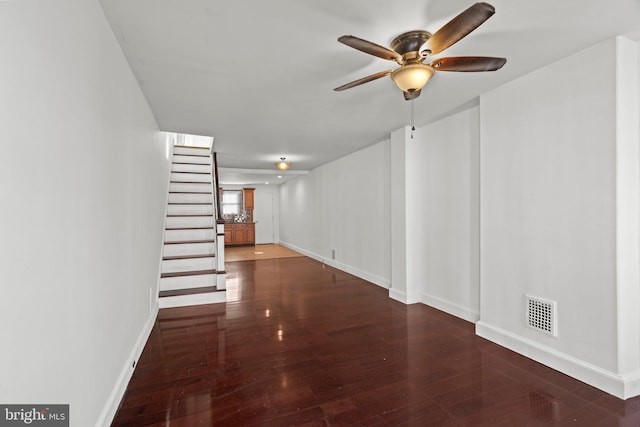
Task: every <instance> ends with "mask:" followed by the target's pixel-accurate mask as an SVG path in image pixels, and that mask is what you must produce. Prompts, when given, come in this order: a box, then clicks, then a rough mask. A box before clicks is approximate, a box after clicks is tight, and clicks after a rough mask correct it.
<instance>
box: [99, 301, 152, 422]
mask: <svg viewBox="0 0 640 427" xmlns="http://www.w3.org/2000/svg"><path fill="white" fill-rule="evenodd" d="M157 317H158V304H157V302H156V304H155V306H154V307H153V308H152V310H151V313H150V314H149V318H148V319H147V322H146V323H145V325H144V327H143V328H142V330H141V331H140V335H138V339H137V341H136V343H135V345H134V346H133V348H132V349H131V353H130V355H129V357H128V358H127V359H126V361H125V363H124V366H123V367H122V370H121V371H120V375H118V379H117V380H116V382H115V385H114V387H113V390H112V391H111V393H110V394H109V398H108V399H107V401H106V403H105V404H104V407H103V408H102V412H101V413H100V416H99V417H98V421H97V422H96V426H104V427H109V426H110V425H111V422H112V421H113V418H114V417H115V416H116V412H117V411H118V406H120V401H121V400H122V398H123V397H124V393H125V391H126V390H127V386H128V385H129V380H130V379H131V376H132V375H133V371H134V369H135V368H134V367H133V366H132V365H133V364H132V361H134V360H135V361H136V364H137V363H138V360H139V359H140V355H141V354H142V350H143V349H144V346H145V344H146V343H147V340H148V339H149V335H151V330H152V329H153V325H154V324H155V322H156V318H157Z"/></svg>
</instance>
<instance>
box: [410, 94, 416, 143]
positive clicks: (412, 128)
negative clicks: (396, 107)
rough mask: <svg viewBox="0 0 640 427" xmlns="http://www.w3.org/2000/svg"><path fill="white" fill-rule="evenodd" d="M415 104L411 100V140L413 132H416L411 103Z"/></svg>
mask: <svg viewBox="0 0 640 427" xmlns="http://www.w3.org/2000/svg"><path fill="white" fill-rule="evenodd" d="M414 102H415V100H414V99H412V100H411V139H413V132H414V131H415V130H416V127H415V114H414V111H413V103H414Z"/></svg>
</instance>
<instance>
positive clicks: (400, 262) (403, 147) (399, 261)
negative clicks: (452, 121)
mask: <svg viewBox="0 0 640 427" xmlns="http://www.w3.org/2000/svg"><path fill="white" fill-rule="evenodd" d="M411 143H413V140H412V139H411V129H410V128H409V127H403V128H400V129H398V130H396V131H395V132H393V133H392V134H391V156H390V157H391V168H390V169H391V288H390V289H389V297H391V298H393V299H395V300H398V301H400V302H403V303H405V304H413V303H416V302H419V301H420V289H419V286H418V285H419V283H418V281H417V280H415V279H416V278H414V277H412V275H411V273H410V272H411V271H412V268H411V264H412V262H414V261H415V258H411V256H410V253H408V251H407V248H408V247H410V246H409V245H410V244H411V233H409V232H408V230H411V226H412V224H410V223H409V222H410V220H409V211H410V206H409V203H408V200H407V193H408V188H410V187H411V185H417V182H416V179H415V176H414V174H415V172H414V171H415V169H416V165H414V163H413V162H412V157H411V156H410V152H411V147H410V146H409V144H411ZM412 179H413V180H412Z"/></svg>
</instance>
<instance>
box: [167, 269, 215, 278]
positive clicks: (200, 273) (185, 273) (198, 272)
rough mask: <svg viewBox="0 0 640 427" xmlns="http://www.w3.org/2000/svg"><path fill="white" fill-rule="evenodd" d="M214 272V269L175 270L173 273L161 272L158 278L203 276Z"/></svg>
mask: <svg viewBox="0 0 640 427" xmlns="http://www.w3.org/2000/svg"><path fill="white" fill-rule="evenodd" d="M216 273H217V271H216V270H215V269H209V270H195V271H183V272H175V273H162V274H161V275H160V278H161V279H164V278H169V277H187V276H205V275H208V274H216Z"/></svg>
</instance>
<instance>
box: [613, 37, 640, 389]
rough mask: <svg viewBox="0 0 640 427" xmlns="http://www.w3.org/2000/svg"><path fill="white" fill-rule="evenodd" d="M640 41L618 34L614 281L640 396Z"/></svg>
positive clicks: (632, 380) (625, 367)
mask: <svg viewBox="0 0 640 427" xmlns="http://www.w3.org/2000/svg"><path fill="white" fill-rule="evenodd" d="M638 66H639V65H638V44H637V43H635V42H633V41H631V40H628V39H626V38H623V37H618V38H616V123H615V125H616V279H617V280H616V281H617V306H618V310H617V316H618V349H617V350H618V374H619V375H620V376H621V377H622V384H623V391H622V396H620V397H623V398H628V397H632V396H637V395H640V310H639V309H638V307H639V305H640V271H639V260H640V241H639V236H640V232H639V225H640V224H639V221H640V200H639V198H640V150H639V149H638V148H639V147H638V146H639V144H640V136H639V134H640V128H639V120H638V115H639V114H640V110H639V108H638V103H639V100H638V85H639V81H638V80H639V73H638Z"/></svg>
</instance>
